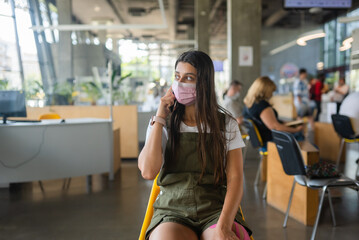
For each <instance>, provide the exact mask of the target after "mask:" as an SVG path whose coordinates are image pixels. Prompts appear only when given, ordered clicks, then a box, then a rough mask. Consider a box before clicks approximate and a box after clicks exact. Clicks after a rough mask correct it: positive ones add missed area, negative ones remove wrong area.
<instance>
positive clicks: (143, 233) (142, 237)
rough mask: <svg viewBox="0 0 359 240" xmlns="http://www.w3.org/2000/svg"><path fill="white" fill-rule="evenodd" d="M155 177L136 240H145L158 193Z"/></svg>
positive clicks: (158, 188)
mask: <svg viewBox="0 0 359 240" xmlns="http://www.w3.org/2000/svg"><path fill="white" fill-rule="evenodd" d="M157 177H158V175H157ZM157 177H156V178H155V180H153V184H152V190H151V194H150V199H149V200H148V204H147V209H146V214H145V218H144V220H143V223H142V228H141V233H140V237H139V238H138V240H145V237H146V231H147V228H148V226H149V225H150V223H151V219H152V216H153V203H154V202H155V201H156V198H157V196H158V194H159V193H160V187H159V186H158V185H157ZM239 209H240V211H241V214H242V216H243V220H244V215H243V212H242V208H241V206H239ZM250 238H251V240H254V239H253V237H252V236H251V237H250Z"/></svg>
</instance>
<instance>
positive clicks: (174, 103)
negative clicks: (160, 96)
mask: <svg viewBox="0 0 359 240" xmlns="http://www.w3.org/2000/svg"><path fill="white" fill-rule="evenodd" d="M176 103H177V99H175V101H174V102H173V105H172V106H170V111H171V112H173V110H174V107H175V105H176Z"/></svg>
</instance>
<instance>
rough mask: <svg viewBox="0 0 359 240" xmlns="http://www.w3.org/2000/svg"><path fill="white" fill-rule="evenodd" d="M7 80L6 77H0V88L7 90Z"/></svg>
mask: <svg viewBox="0 0 359 240" xmlns="http://www.w3.org/2000/svg"><path fill="white" fill-rule="evenodd" d="M8 85H9V81H8V80H6V79H0V90H7V88H8Z"/></svg>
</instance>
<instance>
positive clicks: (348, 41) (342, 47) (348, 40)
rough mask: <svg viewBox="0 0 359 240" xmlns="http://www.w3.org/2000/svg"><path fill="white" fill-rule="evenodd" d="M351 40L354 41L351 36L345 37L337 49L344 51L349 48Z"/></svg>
mask: <svg viewBox="0 0 359 240" xmlns="http://www.w3.org/2000/svg"><path fill="white" fill-rule="evenodd" d="M353 41H354V39H353V37H349V38H346V39H345V40H344V41H343V46H341V47H340V48H339V50H340V51H341V52H342V51H346V50H348V49H350V48H351V47H352V42H353Z"/></svg>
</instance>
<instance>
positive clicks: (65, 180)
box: [62, 178, 67, 190]
mask: <svg viewBox="0 0 359 240" xmlns="http://www.w3.org/2000/svg"><path fill="white" fill-rule="evenodd" d="M66 184H67V178H65V179H64V181H63V183H62V190H65V188H66Z"/></svg>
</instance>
